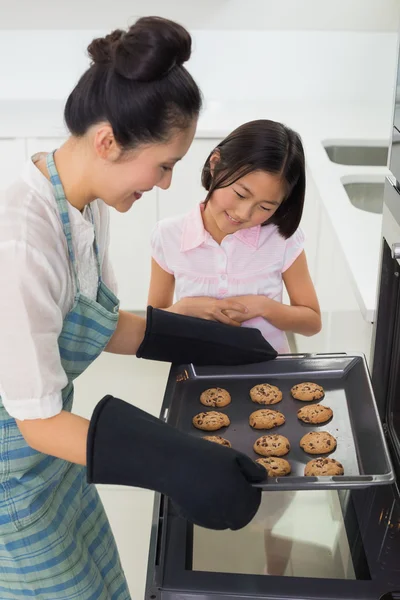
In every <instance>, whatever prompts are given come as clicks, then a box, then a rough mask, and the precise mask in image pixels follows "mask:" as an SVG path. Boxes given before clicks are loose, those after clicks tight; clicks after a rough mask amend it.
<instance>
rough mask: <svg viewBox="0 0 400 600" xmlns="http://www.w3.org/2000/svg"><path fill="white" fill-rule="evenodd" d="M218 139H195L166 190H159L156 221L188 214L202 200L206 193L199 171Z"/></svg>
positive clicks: (176, 168)
mask: <svg viewBox="0 0 400 600" xmlns="http://www.w3.org/2000/svg"><path fill="white" fill-rule="evenodd" d="M220 141H221V140H220V139H208V138H205V139H202V138H195V140H194V141H193V144H192V146H191V147H190V150H189V152H188V153H187V155H186V156H185V157H184V158H183V160H182V162H179V163H178V164H177V165H176V167H175V168H174V172H173V175H172V183H171V186H170V188H169V189H168V190H159V201H158V219H165V218H166V217H173V216H175V215H179V214H183V213H185V212H189V211H190V209H191V208H193V207H194V206H195V205H196V204H198V203H199V202H201V201H202V200H204V198H205V197H206V194H207V192H206V191H205V189H204V188H203V187H202V185H201V171H202V169H203V165H204V163H205V161H206V159H207V157H208V155H209V154H210V152H211V151H212V150H213V148H215V146H217V144H218V143H219V142H220Z"/></svg>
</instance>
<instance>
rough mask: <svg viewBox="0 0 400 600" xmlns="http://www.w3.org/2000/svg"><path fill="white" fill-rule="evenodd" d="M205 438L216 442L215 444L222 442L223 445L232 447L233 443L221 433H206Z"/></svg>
mask: <svg viewBox="0 0 400 600" xmlns="http://www.w3.org/2000/svg"><path fill="white" fill-rule="evenodd" d="M203 439H204V440H208V441H209V442H214V443H215V444H220V445H221V446H226V447H227V448H232V444H231V443H230V442H229V441H228V440H226V439H225V438H223V437H221V436H220V435H205V436H204V438H203Z"/></svg>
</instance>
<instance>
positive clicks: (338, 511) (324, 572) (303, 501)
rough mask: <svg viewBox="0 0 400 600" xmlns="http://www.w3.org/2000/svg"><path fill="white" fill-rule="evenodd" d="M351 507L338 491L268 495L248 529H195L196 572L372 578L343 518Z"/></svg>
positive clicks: (265, 494)
mask: <svg viewBox="0 0 400 600" xmlns="http://www.w3.org/2000/svg"><path fill="white" fill-rule="evenodd" d="M227 501H229V500H228V499H227ZM233 501H234V500H233ZM347 502H351V500H350V498H346V497H345V495H343V494H342V497H340V495H339V493H338V492H337V491H321V490H318V491H295V492H283V491H282V492H280V491H278V492H275V491H272V492H264V493H263V501H262V504H261V506H260V510H259V512H258V514H257V515H256V517H255V518H254V520H253V521H252V523H250V524H249V525H248V526H247V527H245V528H244V529H242V530H240V531H237V532H234V531H210V530H207V529H202V528H200V527H195V528H194V532H193V557H192V569H193V570H195V571H208V572H210V571H211V572H219V573H238V574H239V573H240V574H250V575H251V574H254V575H285V576H287V577H314V578H334V579H337V578H339V579H369V578H370V576H369V571H368V569H367V568H366V565H365V564H364V561H365V558H364V557H362V556H361V557H360V553H359V551H358V550H357V549H356V548H357V544H353V542H352V540H351V539H349V536H348V533H347V530H346V524H345V519H344V517H343V514H344V512H345V511H346V503H347ZM354 533H355V536H354ZM357 533H359V531H358V532H353V533H352V537H357ZM358 537H359V536H358ZM360 561H362V562H363V564H362V566H361V568H360Z"/></svg>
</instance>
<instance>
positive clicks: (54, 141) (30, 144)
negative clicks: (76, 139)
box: [26, 137, 67, 157]
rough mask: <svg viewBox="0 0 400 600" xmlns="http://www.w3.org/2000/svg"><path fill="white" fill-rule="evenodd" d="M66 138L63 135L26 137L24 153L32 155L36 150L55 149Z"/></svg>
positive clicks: (46, 150) (47, 150)
mask: <svg viewBox="0 0 400 600" xmlns="http://www.w3.org/2000/svg"><path fill="white" fill-rule="evenodd" d="M66 139H67V138H63V137H54V138H53V137H50V138H49V137H44V138H42V137H40V138H39V137H35V138H28V139H27V140H26V153H27V156H28V157H30V156H33V155H34V154H36V153H37V152H51V151H52V150H56V149H57V148H59V147H60V146H62V144H63V143H64V142H65V140H66Z"/></svg>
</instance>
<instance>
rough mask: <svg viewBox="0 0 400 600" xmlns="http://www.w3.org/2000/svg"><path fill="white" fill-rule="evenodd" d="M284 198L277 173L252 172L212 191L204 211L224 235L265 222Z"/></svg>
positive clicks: (282, 185) (282, 186)
mask: <svg viewBox="0 0 400 600" xmlns="http://www.w3.org/2000/svg"><path fill="white" fill-rule="evenodd" d="M284 197H285V190H284V183H283V181H282V179H281V178H280V176H279V175H277V174H273V173H267V172H265V171H253V172H252V173H249V174H248V175H245V176H244V177H241V178H240V179H238V180H237V181H236V182H235V183H232V184H231V185H229V186H228V187H224V188H219V189H217V190H215V191H214V192H213V193H212V195H211V198H210V199H209V201H208V203H207V206H206V209H205V214H206V213H208V215H209V216H210V217H212V220H213V222H214V223H215V225H216V226H217V227H218V229H219V230H220V232H221V233H222V234H224V235H229V234H231V233H235V232H236V231H238V230H239V229H248V228H249V227H255V226H256V225H261V224H262V223H265V221H268V219H270V218H271V217H272V215H273V214H274V213H275V212H276V210H277V209H278V207H279V206H280V204H281V203H282V202H283V199H284Z"/></svg>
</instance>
